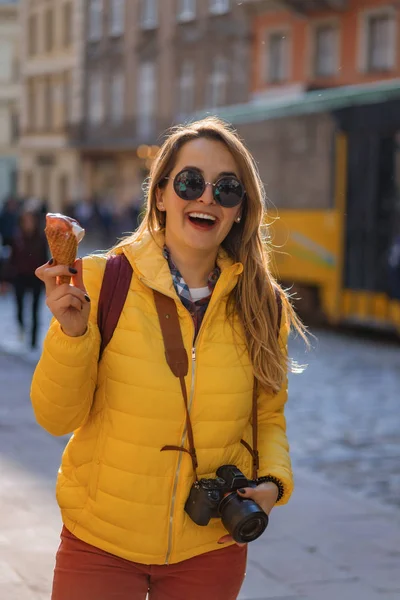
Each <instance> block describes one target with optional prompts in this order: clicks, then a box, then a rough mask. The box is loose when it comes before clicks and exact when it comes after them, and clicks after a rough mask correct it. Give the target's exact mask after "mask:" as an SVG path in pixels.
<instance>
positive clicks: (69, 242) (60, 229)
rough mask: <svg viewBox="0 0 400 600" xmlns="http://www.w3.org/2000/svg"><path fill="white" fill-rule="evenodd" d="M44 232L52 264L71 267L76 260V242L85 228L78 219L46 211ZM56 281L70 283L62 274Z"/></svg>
mask: <svg viewBox="0 0 400 600" xmlns="http://www.w3.org/2000/svg"><path fill="white" fill-rule="evenodd" d="M44 232H45V234H46V238H47V242H48V244H49V248H50V253H51V256H52V258H53V260H54V265H67V266H70V267H72V266H73V265H74V262H75V260H76V256H77V252H78V244H79V242H80V241H81V240H82V238H83V236H84V235H85V230H84V229H83V228H82V227H81V226H80V225H79V223H78V221H75V219H71V218H70V217H66V216H64V215H60V214H56V213H48V214H47V215H46V228H45V230H44ZM58 281H59V283H70V281H71V277H69V276H66V275H62V276H61V277H59V278H58Z"/></svg>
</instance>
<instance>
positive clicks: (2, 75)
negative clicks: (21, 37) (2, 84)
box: [0, 39, 13, 82]
mask: <svg viewBox="0 0 400 600" xmlns="http://www.w3.org/2000/svg"><path fill="white" fill-rule="evenodd" d="M12 67H13V47H12V44H11V40H7V39H0V81H7V82H9V81H11V80H12V76H13V72H12Z"/></svg>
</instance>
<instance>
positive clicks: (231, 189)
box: [214, 177, 244, 208]
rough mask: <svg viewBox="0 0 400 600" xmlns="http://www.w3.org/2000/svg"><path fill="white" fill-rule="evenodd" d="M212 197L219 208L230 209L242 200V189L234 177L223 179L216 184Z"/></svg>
mask: <svg viewBox="0 0 400 600" xmlns="http://www.w3.org/2000/svg"><path fill="white" fill-rule="evenodd" d="M214 196H215V200H216V201H217V202H219V204H220V205H221V206H224V207H225V208H232V207H233V206H237V205H238V204H240V202H241V201H242V200H243V196H244V189H243V186H242V184H241V183H240V181H239V180H238V179H236V178H235V177H224V178H223V179H220V180H219V181H218V183H217V184H216V186H215V191H214Z"/></svg>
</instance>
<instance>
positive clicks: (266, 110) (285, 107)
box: [194, 79, 400, 125]
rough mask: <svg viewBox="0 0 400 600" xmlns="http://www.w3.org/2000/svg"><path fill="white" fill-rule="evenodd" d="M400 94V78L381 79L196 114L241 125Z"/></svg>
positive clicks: (362, 103) (391, 97) (327, 109)
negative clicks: (212, 116)
mask: <svg viewBox="0 0 400 600" xmlns="http://www.w3.org/2000/svg"><path fill="white" fill-rule="evenodd" d="M397 98H400V79H391V80H390V81H385V82H382V83H374V84H362V85H351V86H340V87H336V88H329V89H321V90H314V91H312V92H305V93H304V94H301V95H296V96H293V95H290V96H289V95H288V96H281V97H280V98H279V99H278V98H273V99H272V98H271V99H265V100H254V101H250V102H246V104H236V105H232V106H221V107H217V108H215V109H212V110H208V111H199V112H197V113H196V114H195V115H194V116H195V118H203V117H205V116H208V115H216V116H218V117H220V118H222V119H224V120H225V121H228V122H229V123H233V124H234V125H240V124H244V123H258V122H261V121H266V120H269V119H279V118H282V117H289V116H297V115H308V114H314V113H321V112H331V111H335V110H339V109H342V108H348V107H350V106H362V105H368V104H378V103H381V102H386V101H388V100H395V99H397Z"/></svg>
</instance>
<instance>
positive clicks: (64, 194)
mask: <svg viewBox="0 0 400 600" xmlns="http://www.w3.org/2000/svg"><path fill="white" fill-rule="evenodd" d="M68 184H69V179H68V175H66V174H65V173H62V174H61V175H60V176H59V178H58V193H59V200H60V203H61V206H62V207H64V206H66V205H68V201H69V199H70V198H69V192H68V190H69V185H68Z"/></svg>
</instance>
